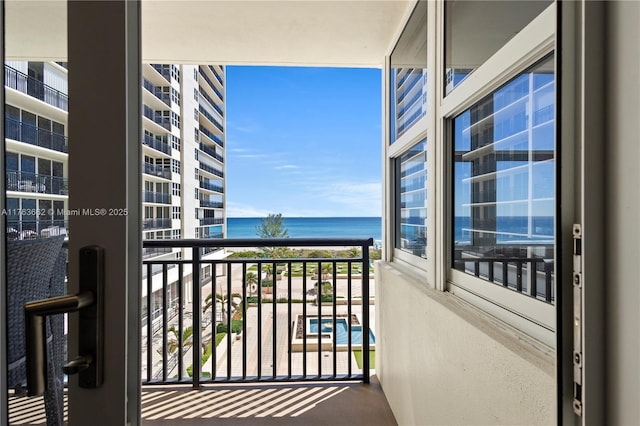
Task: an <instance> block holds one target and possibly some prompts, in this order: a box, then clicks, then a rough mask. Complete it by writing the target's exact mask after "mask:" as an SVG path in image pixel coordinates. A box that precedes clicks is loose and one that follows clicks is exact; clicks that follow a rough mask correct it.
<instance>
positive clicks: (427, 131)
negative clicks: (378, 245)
mask: <svg viewBox="0 0 640 426" xmlns="http://www.w3.org/2000/svg"><path fill="white" fill-rule="evenodd" d="M417 4H418V2H417V1H416V2H415V3H414V5H413V6H411V7H408V10H407V12H406V15H405V17H404V19H403V25H402V27H401V29H400V30H399V31H398V34H397V35H396V37H395V39H394V41H393V43H392V44H391V45H390V46H389V48H388V50H387V52H388V54H387V56H386V58H385V66H384V70H383V71H384V72H383V105H384V111H383V120H384V126H383V138H382V139H383V153H384V165H385V167H384V170H383V178H384V182H385V198H384V200H385V210H384V212H383V214H385V216H386V218H385V220H383V223H384V229H383V236H384V238H385V241H386V244H385V246H386V247H385V252H384V259H385V260H386V261H390V262H395V263H397V264H398V265H399V266H402V267H404V268H405V269H406V268H409V271H410V272H414V273H417V274H419V276H420V277H424V283H425V285H426V286H427V287H431V288H435V289H437V290H441V291H447V292H450V293H451V294H453V295H455V296H457V297H460V298H461V299H464V300H466V301H468V302H470V303H472V304H473V305H475V306H477V307H479V308H480V309H482V310H484V311H485V312H488V313H489V314H491V315H494V316H496V317H497V318H499V319H501V320H503V321H505V322H507V323H508V324H509V325H512V326H513V327H515V328H517V329H519V330H520V331H522V332H524V333H526V334H528V335H530V336H532V337H534V338H536V339H537V340H539V341H541V342H542V343H544V344H545V345H547V346H549V347H551V348H552V347H555V339H556V336H555V328H556V326H555V320H556V305H555V304H553V305H552V304H548V303H544V302H542V301H539V300H535V299H533V298H530V297H527V296H525V295H521V294H519V293H516V292H514V291H510V290H508V289H504V288H502V287H500V286H498V285H488V284H489V283H488V282H487V281H485V280H483V279H481V278H477V277H474V276H471V275H468V274H466V273H464V272H461V271H457V270H455V269H453V267H452V266H451V257H452V253H451V251H452V250H451V249H452V239H451V237H452V236H451V233H452V230H451V227H452V222H453V217H452V216H451V215H452V209H453V203H452V199H453V179H452V173H453V170H452V169H453V165H452V164H450V163H451V155H452V152H451V151H452V147H451V143H450V141H451V140H452V139H451V138H452V137H453V135H452V123H453V119H454V118H455V117H456V116H457V115H458V114H460V113H462V112H464V111H465V110H466V109H468V108H470V107H471V106H473V105H474V104H475V103H477V102H478V101H479V100H481V99H482V98H484V97H485V96H487V95H489V94H491V93H493V92H495V91H496V90H497V89H499V88H500V87H501V86H503V85H504V84H505V83H507V82H509V81H510V80H511V79H513V78H514V77H516V76H517V75H519V74H520V73H522V72H524V71H526V70H527V69H528V68H529V67H531V66H532V65H533V64H535V63H536V62H537V61H539V60H540V59H542V58H544V56H546V55H548V54H549V53H552V52H554V50H555V48H556V46H555V44H556V8H557V3H555V2H554V3H552V4H551V5H549V6H548V7H547V8H546V9H545V10H544V11H543V12H542V13H541V14H539V15H538V16H537V17H536V18H534V19H533V20H532V21H531V22H529V24H527V25H526V26H525V27H524V28H523V29H522V30H521V31H520V32H519V33H518V34H516V35H515V36H514V37H513V38H511V39H510V40H509V41H508V42H507V43H506V44H505V45H503V46H502V47H501V48H500V49H499V50H498V51H497V52H496V53H494V54H493V55H492V56H491V57H490V58H489V59H487V60H486V61H485V62H484V63H483V64H482V65H480V66H478V67H477V68H476V69H475V70H474V72H473V73H471V74H470V75H469V76H468V77H467V78H465V79H464V80H463V81H461V82H460V84H458V85H457V86H456V89H455V90H453V91H451V92H450V93H449V94H448V95H445V92H444V90H443V89H444V87H445V84H446V82H445V77H444V71H443V70H444V66H445V58H444V54H445V49H444V34H445V19H444V9H445V5H444V3H443V2H428V8H427V37H428V40H427V56H428V58H427V76H428V78H427V111H428V113H427V115H426V116H424V117H422V118H420V119H419V120H417V121H416V122H415V123H414V124H413V125H412V126H411V127H410V128H409V129H408V130H407V131H406V132H405V133H403V134H402V135H401V136H400V137H397V138H396V139H395V140H394V141H391V122H390V120H391V119H392V117H391V105H390V102H391V96H392V88H391V87H390V76H391V53H392V52H393V50H394V49H395V47H396V45H397V43H398V40H399V39H400V36H401V34H402V31H404V28H405V27H406V25H407V23H408V22H409V19H410V17H411V15H412V13H413V11H414V9H415V6H416V5H417ZM556 61H557V59H556ZM441 71H442V72H441ZM556 81H557V70H556ZM555 90H557V87H556V89H555ZM557 108H559V106H558V105H556V109H557ZM423 138H426V141H427V166H426V167H427V185H426V188H427V258H426V259H422V258H419V257H417V256H415V255H412V254H410V253H406V252H403V251H401V250H399V249H396V248H395V242H396V232H397V231H396V229H397V223H396V222H398V221H399V220H400V218H398V217H397V214H396V199H397V196H398V194H397V193H396V179H397V171H396V170H395V168H396V167H395V162H396V158H398V157H400V156H402V154H404V153H405V152H406V151H408V150H409V149H410V148H411V147H412V146H413V145H414V144H415V143H418V142H419V141H420V140H421V139H423ZM559 143H560V141H556V149H558V146H559ZM558 167H559V165H558V164H556V179H558V178H559V175H558V173H559V172H558ZM559 196H560V194H556V197H559ZM555 202H556V203H558V202H559V201H558V198H556V201H555ZM557 220H559V218H556V221H557ZM559 242H560V241H559V239H558V236H556V252H557V245H558V244H559ZM556 259H557V255H556ZM558 279H559V277H558V275H557V274H556V278H555V281H556V282H557V281H558Z"/></svg>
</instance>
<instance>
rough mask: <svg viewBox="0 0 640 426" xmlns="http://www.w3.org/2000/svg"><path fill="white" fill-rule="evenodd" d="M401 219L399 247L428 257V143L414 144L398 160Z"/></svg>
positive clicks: (397, 246) (397, 242)
mask: <svg viewBox="0 0 640 426" xmlns="http://www.w3.org/2000/svg"><path fill="white" fill-rule="evenodd" d="M396 169H397V170H398V173H399V176H398V179H397V181H398V186H399V187H398V189H397V194H398V200H397V202H396V211H397V217H398V218H399V222H398V228H399V229H397V232H396V235H397V237H396V248H398V249H400V250H402V251H406V252H408V253H411V254H414V255H416V256H420V257H423V258H426V257H427V141H426V139H424V140H422V141H421V142H419V143H417V144H416V145H414V146H413V147H412V148H411V149H409V151H407V152H406V153H405V154H403V155H402V156H401V157H400V158H398V159H396Z"/></svg>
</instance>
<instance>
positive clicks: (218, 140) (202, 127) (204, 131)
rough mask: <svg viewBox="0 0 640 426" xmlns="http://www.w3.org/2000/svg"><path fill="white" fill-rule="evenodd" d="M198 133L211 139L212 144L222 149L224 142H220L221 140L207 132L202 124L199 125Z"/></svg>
mask: <svg viewBox="0 0 640 426" xmlns="http://www.w3.org/2000/svg"><path fill="white" fill-rule="evenodd" d="M200 131H201V132H202V133H203V134H204V135H205V136H207V137H208V138H209V139H211V140H212V141H213V142H215V143H217V144H218V145H220V147H222V148H224V142H222V139H221V138H220V137H219V136H216V135H214V134H213V133H211V131H209V129H207V128H206V127H204V126H203V125H202V124H200Z"/></svg>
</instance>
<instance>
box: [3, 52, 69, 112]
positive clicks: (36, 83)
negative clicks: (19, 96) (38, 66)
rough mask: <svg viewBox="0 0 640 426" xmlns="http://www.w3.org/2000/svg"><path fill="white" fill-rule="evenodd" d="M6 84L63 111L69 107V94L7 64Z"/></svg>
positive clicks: (5, 69)
mask: <svg viewBox="0 0 640 426" xmlns="http://www.w3.org/2000/svg"><path fill="white" fill-rule="evenodd" d="M4 85H5V87H10V88H11V89H14V90H17V91H19V92H22V93H25V94H27V95H29V96H31V97H33V98H36V99H39V100H41V101H43V102H45V103H47V104H49V105H52V106H54V107H56V108H60V109H61V110H63V111H68V109H69V96H68V95H67V94H66V93H62V92H61V91H59V90H57V89H54V88H53V87H51V86H49V85H47V84H44V83H43V82H42V81H40V80H36V79H35V78H33V77H30V76H28V75H27V74H24V73H22V72H20V71H18V70H17V69H15V68H12V67H10V66H9V65H6V64H5V66H4Z"/></svg>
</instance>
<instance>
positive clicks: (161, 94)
mask: <svg viewBox="0 0 640 426" xmlns="http://www.w3.org/2000/svg"><path fill="white" fill-rule="evenodd" d="M142 86H143V87H144V88H145V89H147V90H148V91H149V93H151V94H152V95H153V96H155V97H156V98H158V99H159V100H161V101H162V102H163V103H164V104H165V105H167V106H169V107H170V106H171V94H170V93H169V92H165V91H163V90H162V87H156V86H154V85H153V83H151V82H150V81H149V80H147V79H146V78H145V79H143V80H142Z"/></svg>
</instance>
